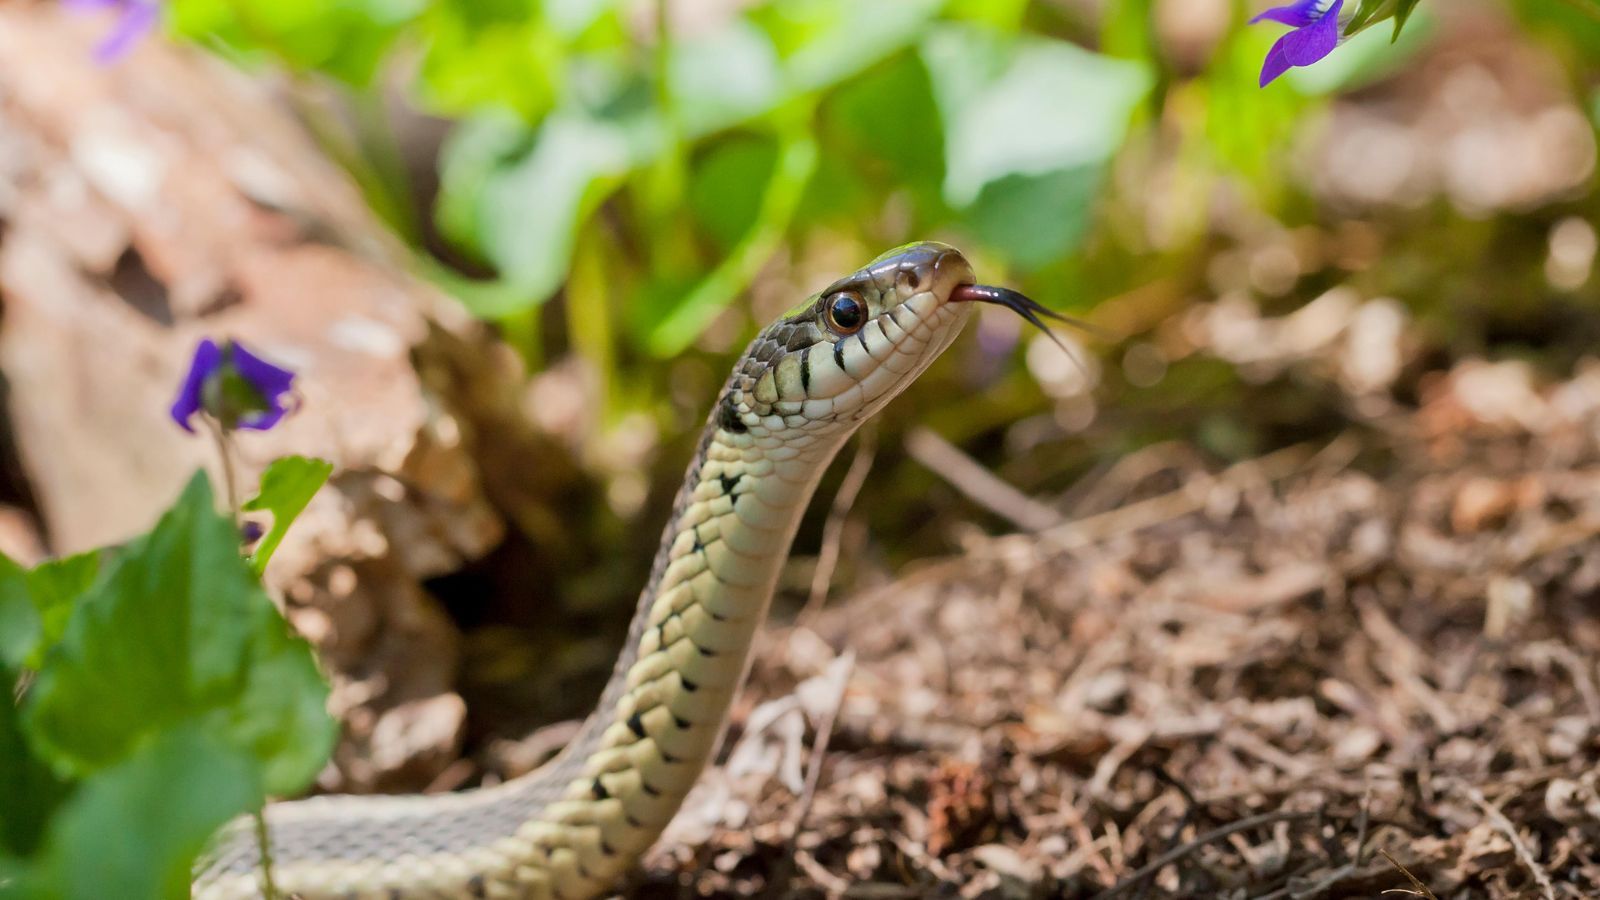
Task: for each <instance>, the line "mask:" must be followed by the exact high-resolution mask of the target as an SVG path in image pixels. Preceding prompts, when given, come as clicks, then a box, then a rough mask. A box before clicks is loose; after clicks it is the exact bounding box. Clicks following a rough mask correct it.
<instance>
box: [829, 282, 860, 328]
mask: <svg viewBox="0 0 1600 900" xmlns="http://www.w3.org/2000/svg"><path fill="white" fill-rule="evenodd" d="M866 320H867V305H866V304H865V303H862V302H861V298H860V297H858V296H856V295H855V294H853V293H849V292H844V293H839V294H835V295H833V297H832V299H830V300H829V301H828V327H830V328H832V329H833V330H834V331H836V332H838V333H840V334H853V333H855V331H857V330H858V329H859V328H861V325H862V323H864V322H866Z"/></svg>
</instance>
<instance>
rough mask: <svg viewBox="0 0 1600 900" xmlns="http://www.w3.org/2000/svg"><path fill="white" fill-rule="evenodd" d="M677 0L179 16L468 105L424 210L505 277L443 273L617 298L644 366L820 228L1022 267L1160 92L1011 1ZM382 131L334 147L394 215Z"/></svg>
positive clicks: (364, 78)
mask: <svg viewBox="0 0 1600 900" xmlns="http://www.w3.org/2000/svg"><path fill="white" fill-rule="evenodd" d="M674 6H675V5H674V4H666V3H663V4H659V5H658V6H657V7H656V8H655V9H654V15H653V16H651V15H641V13H650V12H651V10H650V9H648V8H645V9H643V10H641V8H640V7H639V6H638V5H637V4H625V3H620V2H606V0H589V2H581V0H565V2H543V3H541V2H535V0H494V2H487V3H477V2H465V0H434V2H423V0H416V2H410V3H393V2H375V0H374V2H348V3H341V4H336V5H335V6H334V8H333V9H332V10H330V9H329V7H328V6H327V5H326V4H323V3H320V2H310V0H175V2H174V5H173V8H174V13H175V14H174V23H175V26H176V28H177V30H178V31H179V32H180V33H182V34H185V35H187V36H189V37H191V38H194V39H197V40H201V41H204V42H208V43H212V44H214V45H220V46H222V47H225V48H227V49H228V50H229V51H231V52H234V53H236V54H239V55H240V56H242V57H261V56H266V57H271V58H273V59H275V60H276V61H277V62H279V63H282V64H285V65H287V66H289V67H290V68H292V69H294V70H296V71H300V72H303V73H319V74H321V75H324V76H328V77H329V78H331V79H335V80H337V81H338V82H340V83H343V84H344V85H346V87H347V89H348V91H349V92H350V93H351V96H354V97H357V98H360V97H362V96H366V95H371V94H373V93H374V92H378V91H380V90H381V87H380V85H381V83H382V82H383V81H384V77H383V73H384V72H385V71H386V69H385V66H384V65H383V63H384V61H385V60H388V61H391V62H394V63H395V65H392V66H389V67H388V70H390V71H396V70H403V71H406V72H410V73H412V75H413V76H414V80H413V81H412V83H411V90H410V91H409V96H410V99H411V101H412V102H414V103H416V104H418V105H419V106H420V107H422V108H423V109H426V110H427V111H429V112H431V113H434V114H438V115H444V116H450V117H454V118H457V119H458V120H459V122H458V125H457V126H456V128H455V129H454V133H453V134H452V135H451V136H450V138H449V140H448V142H447V144H446V146H445V147H444V149H443V153H442V155H441V158H440V160H439V179H440V192H439V195H438V197H437V198H436V200H435V202H434V205H433V215H434V224H435V226H436V227H437V230H438V232H439V233H440V234H441V235H442V236H443V237H444V238H445V239H446V240H447V241H448V242H449V244H450V246H451V247H452V248H453V252H455V253H458V254H463V255H464V256H465V257H466V258H467V259H468V260H469V261H470V263H471V264H472V266H473V267H474V268H476V267H484V268H486V269H488V270H490V271H492V272H493V274H494V277H493V278H492V279H490V280H487V281H479V282H469V281H467V280H466V279H462V278H458V277H454V276H453V275H448V274H443V268H442V267H440V268H439V271H440V272H441V277H444V278H445V279H446V280H447V283H448V284H449V286H450V287H451V288H452V289H453V290H454V291H455V292H456V293H457V294H458V296H460V297H461V298H462V299H463V300H464V301H465V302H466V303H467V304H468V305H469V306H470V307H471V308H473V309H474V310H475V311H477V312H478V313H479V314H481V315H483V316H486V317H489V318H494V319H501V320H516V319H518V318H519V317H522V318H524V319H525V318H526V317H527V316H528V314H529V311H530V310H531V309H533V308H534V307H536V306H537V305H539V304H541V303H543V302H544V301H546V300H547V299H549V298H550V297H551V296H553V295H555V294H556V293H558V292H559V291H560V290H561V289H562V288H563V287H565V288H566V290H567V291H568V293H569V295H573V296H569V305H572V306H577V305H580V304H582V305H584V306H592V305H602V306H604V307H606V308H607V309H609V310H612V311H613V312H614V313H615V314H614V315H612V316H610V317H609V319H608V322H607V327H606V331H605V333H604V334H602V335H591V338H592V339H593V340H605V341H621V342H625V343H626V345H627V347H626V349H627V350H628V351H629V352H636V353H642V354H645V355H648V356H654V357H672V356H676V355H677V354H679V353H681V352H682V351H683V350H684V349H685V348H686V347H687V346H689V345H690V344H691V343H692V342H693V341H694V340H695V339H696V338H697V337H698V336H699V335H700V334H701V333H702V332H703V331H704V330H705V328H706V327H707V326H708V325H709V323H710V322H711V321H713V320H714V319H716V318H717V317H718V316H719V315H720V314H722V313H723V312H724V311H725V310H727V309H729V308H730V306H732V305H733V303H734V300H735V299H736V298H737V297H738V296H739V294H740V292H741V291H743V290H744V289H745V288H746V287H747V286H748V285H749V283H750V282H751V280H752V279H753V278H754V277H755V275H756V274H757V272H758V271H759V270H760V268H761V267H762V266H763V265H764V264H765V263H766V262H767V260H768V259H769V258H770V256H771V255H772V253H773V252H774V251H775V250H776V249H777V248H778V247H779V246H780V245H781V244H782V243H783V242H785V241H790V242H801V241H804V240H805V238H806V237H807V236H808V235H810V234H812V233H814V232H815V231H816V230H817V229H829V230H831V231H833V232H836V233H843V234H845V235H847V236H850V237H853V238H854V239H856V240H858V241H859V242H861V243H862V244H863V245H864V246H866V247H871V248H873V249H872V251H871V252H869V253H868V254H867V255H869V256H870V255H873V254H874V253H875V252H876V250H877V249H881V245H884V244H893V243H900V242H902V241H904V240H905V239H908V237H909V236H911V235H922V234H930V233H940V232H945V231H952V232H957V233H962V234H965V235H968V236H970V237H971V239H973V240H975V241H977V242H979V243H981V244H982V245H983V246H985V247H987V248H988V250H989V251H990V252H991V253H992V254H993V255H994V256H995V257H996V258H997V259H1000V260H1004V261H1006V262H1007V263H1008V264H1011V265H1014V266H1016V267H1018V268H1019V269H1022V270H1030V269H1038V268H1042V267H1044V266H1047V265H1049V264H1051V263H1053V262H1056V261H1058V260H1060V259H1062V258H1063V257H1064V256H1066V255H1067V254H1069V253H1070V252H1071V251H1072V250H1073V249H1074V248H1075V247H1077V246H1078V245H1079V243H1080V242H1081V241H1082V240H1083V238H1084V235H1085V233H1086V231H1087V229H1088V226H1089V222H1090V221H1091V219H1092V216H1093V214H1094V208H1095V206H1094V202H1093V200H1094V197H1095V195H1096V192H1097V189H1098V187H1099V185H1100V184H1101V183H1102V182H1103V180H1104V174H1105V168H1106V165H1107V163H1108V161H1109V160H1110V159H1111V158H1112V156H1113V155H1114V154H1115V153H1116V151H1117V149H1118V148H1119V147H1120V146H1121V144H1122V140H1123V136H1124V134H1125V133H1126V130H1127V128H1128V126H1129V122H1130V121H1131V120H1132V118H1133V117H1134V116H1135V114H1136V111H1137V110H1138V108H1139V106H1140V104H1141V103H1142V102H1144V101H1145V99H1146V98H1147V97H1148V95H1149V91H1150V89H1151V87H1152V85H1153V73H1152V71H1151V67H1150V65H1149V64H1148V63H1147V62H1144V61H1141V60H1138V59H1132V58H1122V59H1114V58H1111V57H1108V56H1105V55H1101V54H1097V53H1094V52H1092V51H1089V50H1085V49H1083V48H1082V47H1080V46H1078V45H1076V44H1074V43H1073V42H1071V41H1068V40H1064V39H1062V38H1060V37H1056V36H1047V35H1046V34H1043V33H1038V32H1037V31H1035V30H1033V29H1029V28H1027V27H1025V20H1026V19H1027V15H1028V5H1027V4H1025V3H1019V2H997V3H977V2H941V0H895V2H887V3H860V2H854V0H779V2H763V3H754V4H750V5H749V6H748V7H746V8H745V9H744V10H743V12H742V13H741V14H738V15H732V16H727V17H723V18H722V20H720V21H714V22H711V23H710V24H705V23H685V24H683V25H682V27H675V28H671V29H669V28H665V27H662V25H661V19H660V16H661V14H662V11H663V10H669V9H672V8H674ZM682 6H683V7H684V8H685V9H686V10H687V9H690V8H691V7H692V6H693V4H687V3H685V4H682ZM669 14H670V13H669ZM652 18H654V19H655V22H654V23H652V22H651V21H649V20H650V19H652ZM1126 27H1127V28H1135V27H1136V26H1133V25H1129V26H1126ZM402 60H403V61H404V63H401V62H400V61H402ZM1041 101H1042V102H1044V103H1046V104H1048V105H1049V106H1050V107H1051V110H1050V112H1051V113H1052V114H1051V115H1040V112H1041V109H1040V103H1041ZM354 102H356V103H357V105H370V104H371V103H372V102H373V101H372V98H371V97H370V96H366V99H364V100H362V99H357V100H356V101H354ZM379 102H381V101H379ZM376 127H378V128H380V129H381V127H382V126H381V124H379V125H377V126H376ZM391 137H392V136H389V135H385V134H382V133H370V132H369V133H367V134H365V135H363V140H362V144H363V145H364V146H365V147H366V148H367V150H366V152H364V153H357V154H353V155H346V156H345V159H346V161H347V162H351V163H352V164H354V165H356V166H357V167H365V168H367V169H368V171H366V172H365V173H363V174H362V183H363V184H364V185H367V186H368V189H369V193H372V192H378V193H381V194H388V195H389V196H387V197H380V198H375V200H374V205H375V207H376V208H378V209H379V210H393V209H398V208H401V207H404V206H405V205H406V202H405V200H404V199H402V198H404V197H405V196H407V195H408V192H409V188H408V186H407V185H405V184H400V183H393V182H386V181H385V179H384V177H382V170H383V168H384V165H383V163H382V162H381V157H382V155H383V153H384V152H385V151H384V150H383V149H382V148H383V146H384V145H385V144H386V142H387V141H389V140H390V139H391ZM886 204H896V205H899V206H902V207H903V215H904V221H903V223H901V224H900V225H899V226H898V227H893V228H890V227H885V225H884V224H883V223H882V222H881V219H882V218H883V214H884V212H883V211H884V207H885V205H886ZM602 207H605V208H606V210H607V216H606V217H605V219H604V221H603V223H602V222H599V221H597V216H598V213H599V211H600V210H601V209H602ZM402 218H403V217H402ZM395 224H396V227H397V228H398V229H399V230H400V231H401V232H402V233H408V232H409V233H410V236H412V237H417V234H416V232H414V231H412V230H411V228H410V226H409V225H407V224H406V223H405V222H399V221H397V222H395ZM585 235H589V236H591V237H590V239H589V240H588V241H587V242H586V240H585V239H584V238H583V236H585ZM586 254H587V255H589V256H590V258H591V259H592V261H593V263H594V264H595V265H598V266H600V267H602V268H603V269H604V272H605V277H604V278H603V279H600V280H597V281H596V282H595V283H584V282H583V280H582V279H581V278H577V277H574V273H575V270H577V269H581V267H582V265H583V262H582V259H583V258H584V257H585V255H586ZM573 318H574V319H575V320H576V319H581V318H582V316H581V315H579V314H577V313H574V314H573ZM573 327H574V328H581V327H582V323H580V322H576V321H575V322H574V323H573ZM534 340H535V341H536V340H537V338H534ZM574 340H575V341H576V342H577V343H580V344H582V343H584V339H583V338H582V337H581V336H575V338H574ZM593 340H591V341H590V342H591V343H592V342H593ZM525 349H527V350H529V352H530V355H531V356H535V357H537V356H538V355H539V349H540V348H538V347H527V348H525ZM601 355H602V358H603V357H605V356H607V355H611V356H613V357H614V354H608V353H604V352H602V354H601Z"/></svg>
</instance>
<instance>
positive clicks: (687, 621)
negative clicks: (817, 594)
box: [525, 403, 846, 898]
mask: <svg viewBox="0 0 1600 900" xmlns="http://www.w3.org/2000/svg"><path fill="white" fill-rule="evenodd" d="M722 409H723V406H722V404H720V403H719V404H718V407H717V408H716V410H717V411H714V412H713V414H712V417H711V422H710V423H708V425H707V429H706V432H705V438H704V439H703V441H702V445H701V448H700V451H699V452H698V453H697V454H696V457H695V460H694V462H693V463H692V464H691V465H690V467H689V473H688V475H687V477H686V478H685V480H684V484H683V486H682V488H681V489H680V491H679V494H678V498H677V501H676V503H675V504H674V511H673V517H672V520H671V522H670V524H669V525H668V527H667V530H666V533H665V534H664V535H663V536H662V542H661V547H660V550H659V551H658V552H657V555H656V559H655V563H654V566H653V568H652V573H651V578H650V580H649V582H648V583H647V586H646V588H645V590H644V592H643V594H642V595H641V597H640V600H639V605H638V608H637V610H636V611H635V613H634V617H633V620H632V623H631V625H630V627H629V629H628V638H627V643H626V646H625V649H624V651H623V653H622V654H621V656H620V657H619V659H618V661H617V665H616V667H615V669H614V670H613V672H612V676H611V679H610V681H609V682H608V683H607V685H606V688H605V690H604V692H603V694H602V696H601V700H600V703H599V706H598V708H597V711H596V712H595V713H594V714H593V715H592V716H591V717H590V718H589V720H588V721H587V722H586V723H585V724H584V727H583V729H582V730H581V731H580V733H579V735H578V737H577V738H576V739H575V740H574V741H573V743H572V745H571V746H570V747H569V748H568V750H567V751H565V753H564V754H563V760H558V762H557V764H556V767H557V768H566V769H568V770H569V771H570V777H569V778H568V779H567V783H566V786H565V789H564V790H563V792H562V794H561V796H560V798H559V799H557V800H555V801H554V802H551V803H549V804H548V805H546V806H545V807H544V808H543V809H541V810H540V811H539V812H538V814H537V815H536V816H535V817H534V818H533V819H532V820H530V821H529V823H528V824H527V826H525V832H526V834H527V836H528V837H529V838H530V839H531V841H532V842H533V845H534V847H535V852H536V854H539V855H540V857H541V858H542V860H543V861H544V863H545V865H546V868H547V870H548V872H549V874H550V880H551V888H552V896H555V897H566V898H574V897H587V896H591V895H592V894H593V893H596V892H598V891H601V890H604V889H605V888H606V887H608V886H610V885H611V884H612V883H613V882H614V881H615V880H616V878H617V877H618V876H619V875H620V874H621V873H622V872H623V871H625V870H626V869H627V868H628V867H629V866H630V865H632V863H633V862H634V861H635V860H636V859H637V858H638V856H639V855H640V854H642V853H643V852H644V850H645V849H647V848H648V847H649V846H650V845H651V844H652V843H654V842H655V840H656V838H657V837H659V836H660V834H661V832H662V830H663V829H664V828H665V827H666V825H667V823H668V822H669V821H670V820H671V819H672V817H673V815H674V814H675V813H676V812H677V810H678V808H679V806H680V805H681V804H682V802H683V799H684V797H685V796H686V795H687V794H688V792H689V789H690V788H692V787H693V786H694V783H695V781H696V780H697V778H698V777H699V775H700V772H701V770H702V769H704V767H705V765H706V763H707V761H708V760H709V759H710V757H711V755H712V754H713V753H714V752H715V750H716V747H717V743H718V741H719V739H720V736H721V732H722V729H723V726H724V724H725V721H726V718H727V712H728V708H729V705H730V704H731V702H732V700H733V697H734V694H735V692H736V691H737V690H738V687H739V684H740V682H741V681H742V680H743V677H744V674H745V672H746V670H747V669H748V665H749V656H750V647H751V645H752V643H753V640H754V638H755V634H756V631H757V630H758V629H759V627H760V626H761V623H762V622H763V620H764V619H765V618H766V612H767V607H768V604H769V602H770V600H771V597H772V592H773V588H774V585H775V584H776V581H777V578H778V574H779V571H780V569H781V568H782V566H783V564H784V561H785V560H786V559H787V557H788V552H789V545H790V543H791V542H792V540H793V539H794V534H795V530H796V528H797V527H798V525H799V521H800V517H801V515H802V514H803V513H804V511H805V507H806V504H807V502H808V501H809V500H810V497H811V494H812V492H813V491H814V490H815V488H816V484H817V481H818V480H819V479H820V477H821V475H822V473H823V471H824V470H825V469H826V467H827V465H828V462H829V461H830V460H831V459H832V458H833V455H834V453H835V452H836V451H837V449H838V447H839V446H840V444H842V442H843V440H844V438H845V437H846V434H844V433H831V434H830V433H826V432H805V433H800V434H788V435H784V436H782V437H779V436H778V435H776V434H774V433H772V432H770V431H768V430H767V429H765V428H763V427H761V424H760V423H759V422H752V423H749V424H746V423H745V422H742V421H740V420H738V419H737V418H734V417H732V416H730V415H728V414H726V413H725V412H722V411H721V410H722ZM834 430H835V429H828V431H834ZM565 760H572V761H573V762H572V763H569V764H565V765H563V763H564V761H565ZM536 774H537V773H536Z"/></svg>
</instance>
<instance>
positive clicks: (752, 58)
mask: <svg viewBox="0 0 1600 900" xmlns="http://www.w3.org/2000/svg"><path fill="white" fill-rule="evenodd" d="M667 83H668V87H669V91H670V93H671V96H672V103H673V112H674V113H675V114H676V115H677V117H678V122H679V124H680V125H681V127H682V128H683V130H684V132H686V133H687V134H690V135H704V134H710V133H711V132H713V131H718V130H721V129H723V128H727V127H728V126H730V125H732V124H734V123H736V122H740V121H743V120H745V119H749V118H752V117H754V116H758V115H761V114H762V113H765V112H767V111H769V110H771V109H772V108H773V107H774V106H776V105H777V103H778V101H779V98H780V97H781V96H782V93H781V90H782V73H781V72H780V70H779V68H778V54H777V51H776V50H774V49H773V47H772V41H771V39H770V38H768V37H767V35H766V34H765V33H763V32H762V31H761V29H759V28H757V27H755V26H754V25H752V24H750V23H749V22H747V21H745V20H743V19H733V20H732V21H730V22H729V23H728V25H727V26H725V27H723V28H719V29H717V30H715V31H712V32H710V33H708V34H704V35H698V36H695V37H692V38H687V39H684V40H680V41H678V42H676V43H674V44H672V45H671V49H670V51H669V59H668V64H667Z"/></svg>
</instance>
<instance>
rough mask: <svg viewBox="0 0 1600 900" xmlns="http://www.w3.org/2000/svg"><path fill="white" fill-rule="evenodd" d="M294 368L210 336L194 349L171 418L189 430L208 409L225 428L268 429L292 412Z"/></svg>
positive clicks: (234, 342)
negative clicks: (290, 402) (195, 420)
mask: <svg viewBox="0 0 1600 900" xmlns="http://www.w3.org/2000/svg"><path fill="white" fill-rule="evenodd" d="M293 385H294V373H293V372H291V371H289V370H288V369H284V368H280V367H278V366H275V365H273V364H272V363H269V362H267V361H266V360H264V359H262V358H261V357H259V356H256V355H255V354H254V353H251V352H250V351H249V350H246V349H245V347H244V345H243V344H240V343H238V342H237V341H227V342H225V343H223V344H221V345H220V346H219V345H218V344H217V342H216V341H213V340H211V339H210V338H206V339H205V340H203V341H201V342H200V344H199V346H197V347H195V349H194V360H193V361H192V362H190V363H189V373H188V374H187V375H185V376H184V379H183V386H182V387H181V388H179V389H178V397H177V399H176V400H174V401H172V420H173V421H174V422H177V423H178V425H179V426H180V427H182V428H183V429H184V430H185V431H190V432H192V431H194V427H193V426H192V425H190V424H189V422H190V420H192V419H193V418H194V417H195V416H196V415H197V414H199V413H204V414H206V415H208V416H211V417H212V418H214V419H216V420H217V421H218V422H219V423H221V425H222V427H223V428H224V429H226V430H229V431H231V430H233V429H235V428H251V429H255V430H256V431H266V430H267V429H268V428H271V427H272V426H274V425H276V424H278V420H280V419H282V418H283V417H284V414H285V413H287V412H288V411H289V406H288V404H287V403H286V402H285V400H286V399H287V398H288V397H290V396H291V395H290V393H289V391H290V388H292V387H293Z"/></svg>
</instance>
